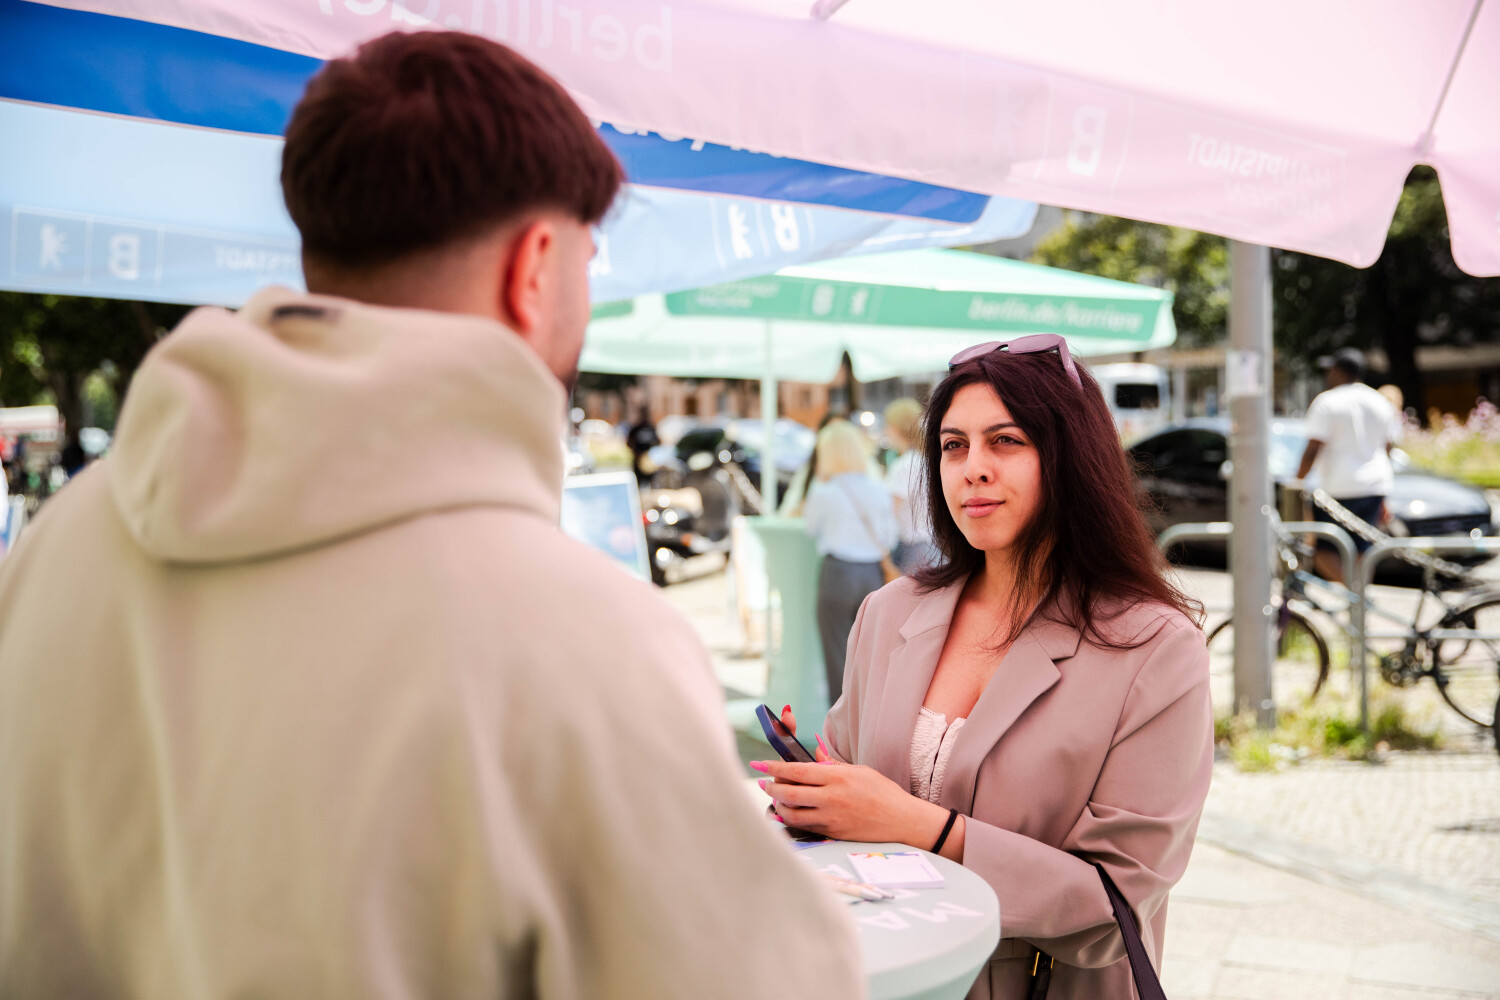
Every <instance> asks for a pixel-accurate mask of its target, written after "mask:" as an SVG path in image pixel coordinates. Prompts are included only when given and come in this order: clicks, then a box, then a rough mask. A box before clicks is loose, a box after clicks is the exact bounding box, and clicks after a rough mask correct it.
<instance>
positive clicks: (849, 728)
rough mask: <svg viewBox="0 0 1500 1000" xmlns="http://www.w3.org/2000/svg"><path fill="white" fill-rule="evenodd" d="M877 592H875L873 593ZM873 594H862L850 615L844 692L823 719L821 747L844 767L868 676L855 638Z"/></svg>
mask: <svg viewBox="0 0 1500 1000" xmlns="http://www.w3.org/2000/svg"><path fill="white" fill-rule="evenodd" d="M876 593H878V591H877V592H876ZM874 596H875V594H868V595H866V597H865V599H864V600H863V601H861V602H860V605H859V611H858V612H857V613H856V614H855V616H854V627H853V628H852V629H850V630H849V648H848V652H847V653H846V654H845V656H844V664H845V666H844V690H843V691H842V692H841V693H840V694H839V697H838V700H837V701H835V702H834V703H833V707H832V708H830V709H829V710H828V717H827V718H826V719H824V720H823V745H824V746H826V747H827V748H828V753H829V756H831V757H833V759H834V760H837V761H842V762H843V763H845V764H847V763H849V762H850V761H851V760H853V759H854V748H855V747H856V746H858V745H859V713H858V712H857V711H855V706H857V705H859V704H860V701H861V692H862V691H863V690H864V684H865V681H866V679H867V678H868V677H869V672H870V669H869V663H868V662H867V661H868V659H869V657H868V656H866V657H865V658H864V659H861V658H860V655H859V654H860V648H859V637H860V632H861V630H862V629H863V627H864V624H865V612H866V611H868V610H869V609H870V600H871V598H873V597H874Z"/></svg>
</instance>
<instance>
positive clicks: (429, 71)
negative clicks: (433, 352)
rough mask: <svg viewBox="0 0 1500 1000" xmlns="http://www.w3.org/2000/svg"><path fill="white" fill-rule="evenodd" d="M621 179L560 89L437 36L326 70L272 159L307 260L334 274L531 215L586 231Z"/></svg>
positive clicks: (501, 58)
mask: <svg viewBox="0 0 1500 1000" xmlns="http://www.w3.org/2000/svg"><path fill="white" fill-rule="evenodd" d="M622 180H623V173H622V171H621V169H620V164H619V161H618V160H616V159H615V157H614V154H613V153H612V152H610V149H609V147H608V146H606V145H605V144H604V141H603V140H602V139H600V138H599V134H598V133H597V132H596V131H595V130H594V128H593V126H592V125H590V124H589V120H588V119H587V118H586V117H584V114H583V112H582V111H580V110H579V108H578V105H576V104H574V103H573V100H572V98H570V97H569V96H568V94H567V92H566V91H564V90H563V89H562V87H561V86H559V85H558V83H557V81H555V80H553V79H552V78H551V77H550V76H548V75H547V74H546V73H543V72H542V71H541V70H540V69H538V68H537V67H536V66H535V65H533V64H532V63H531V62H529V61H527V60H526V59H524V58H522V57H521V56H520V55H518V54H516V53H515V52H513V51H511V50H510V49H508V48H506V47H505V46H503V45H499V44H496V43H495V42H491V41H489V40H487V39H483V38H479V37H477V36H474V35H467V34H463V33H460V32H446V31H420V32H414V33H403V32H396V33H392V34H389V35H385V36H383V37H381V38H377V39H375V40H373V41H370V42H366V43H365V44H364V45H362V46H360V47H359V50H358V51H357V52H355V54H354V55H353V56H351V57H348V58H344V59H334V60H332V61H331V62H329V63H328V64H327V65H325V66H324V67H323V68H322V69H321V70H319V71H318V73H317V75H316V76H314V77H313V78H312V80H311V81H310V82H309V83H308V85H307V92H306V93H305V94H304V95H303V96H302V100H301V101H300V102H299V103H298V104H297V107H296V109H295V110H294V111H293V112H292V118H291V121H290V122H288V124H287V130H286V149H285V150H284V151H283V153H282V157H281V190H282V194H283V196H284V197H285V198H286V207H287V211H288V212H289V213H291V216H292V221H293V222H295V223H296V224H297V228H298V230H300V231H301V233H302V249H303V252H304V253H305V254H307V255H308V256H310V257H311V258H313V259H314V260H317V261H320V262H326V263H329V264H333V265H336V266H354V267H362V266H369V265H374V264H383V263H387V262H389V261H392V260H397V259H399V258H401V257H404V256H406V255H407V254H410V253H414V252H417V251H422V250H431V249H435V248H438V247H443V246H447V245H450V244H453V243H456V242H459V241H461V240H464V239H467V238H470V237H474V236H478V235H480V234H481V233H483V232H485V231H486V230H488V229H491V228H493V227H495V226H497V225H502V224H504V223H506V222H508V221H510V220H511V219H514V218H516V217H517V216H519V215H520V214H522V213H523V212H527V211H533V210H537V209H553V210H557V211H561V212H566V213H568V214H569V215H572V216H573V217H575V218H577V219H578V220H579V221H580V222H584V223H588V224H593V223H596V222H598V221H599V220H600V219H601V218H603V216H604V213H605V212H606V211H608V209H609V206H610V203H611V202H613V201H614V197H615V193H616V192H617V191H618V190H619V187H620V184H621V182H622Z"/></svg>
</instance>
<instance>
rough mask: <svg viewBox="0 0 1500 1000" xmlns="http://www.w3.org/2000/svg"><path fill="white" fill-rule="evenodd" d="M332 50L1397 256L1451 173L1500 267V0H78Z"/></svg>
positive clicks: (741, 137) (779, 149)
mask: <svg viewBox="0 0 1500 1000" xmlns="http://www.w3.org/2000/svg"><path fill="white" fill-rule="evenodd" d="M54 5H56V6H64V7H73V8H78V9H82V10H91V11H98V12H102V13H109V14H115V15H120V16H125V17H133V18H139V19H143V20H150V21H157V22H161V23H165V24H171V25H177V26H180V27H185V28H192V29H195V30H198V31H203V32H209V33H213V34H219V35H224V36H228V37H232V38H238V39H243V40H246V41H252V42H255V43H258V44H261V45H268V46H274V47H276V48H280V49H285V50H288V51H293V52H298V53H303V54H306V55H313V56H318V57H327V56H331V55H336V54H339V53H342V52H344V51H346V50H347V49H349V48H350V47H351V45H353V44H354V43H355V42H358V41H360V40H363V39H365V38H369V37H372V36H374V35H378V34H382V33H384V32H386V31H389V30H391V29H393V28H405V29H418V28H421V27H423V26H433V27H451V28H459V29H462V30H466V31H474V32H478V33H481V34H484V35H487V36H490V37H493V38H496V39H499V40H501V41H504V42H507V43H508V44H511V45H513V46H515V47H516V48H518V49H520V50H521V51H523V52H525V53H526V54H527V55H528V56H530V57H532V58H533V59H535V60H537V61H538V62H539V63H541V64H542V65H543V66H545V67H546V68H547V69H548V70H549V71H550V72H552V73H553V74H554V75H556V76H557V77H558V78H559V79H560V80H561V81H562V82H563V83H564V84H566V85H567V86H568V88H569V89H570V90H571V91H572V92H573V93H574V94H575V95H576V96H577V98H578V99H579V101H580V102H581V103H582V104H583V106H584V107H585V109H586V110H587V111H588V112H589V113H590V114H591V115H593V116H594V117H596V118H598V119H600V120H604V121H609V122H612V123H614V124H616V125H618V126H623V127H627V128H635V129H649V130H653V131H656V132H658V133H661V134H664V135H666V136H669V137H675V136H687V137H691V138H694V139H702V140H706V141H708V142H715V143H723V144H728V145H733V146H739V147H744V148H749V149H755V150H759V151H763V152H769V153H774V154H778V155H782V156H787V157H794V158H798V159H802V160H810V161H815V162H819V163H826V164H832V165H836V166H842V167H848V168H853V169H857V170H863V171H870V172H874V173H881V174H889V175H893V176H900V177H906V178H911V179H915V180H921V181H927V182H930V183H934V184H939V185H945V186H948V187H956V188H962V189H967V190H972V191H979V192H984V193H989V194H999V195H1008V196H1011V197H1016V198H1023V199H1030V200H1035V201H1042V202H1047V203H1050V204H1056V205H1063V206H1068V207H1073V208H1080V209H1086V210H1090V211H1097V212H1105V213H1110V214H1115V215H1123V216H1128V217H1132V218H1137V219H1144V220H1148V221H1154V222H1163V223H1170V224H1173V225H1182V226H1190V227H1194V228H1197V229H1202V230H1206V231H1209V232H1215V233H1221V234H1224V235H1226V236H1232V237H1235V238H1237V239H1241V240H1246V241H1251V242H1256V243H1264V244H1269V245H1272V246H1278V247H1285V248H1289V249H1295V250H1302V251H1306V252H1310V253H1315V254H1321V255H1323V256H1327V257H1333V258H1336V259H1339V260H1343V261H1347V262H1349V263H1351V264H1356V265H1360V266H1364V265H1368V264H1370V263H1371V262H1373V261H1374V260H1375V258H1376V257H1377V256H1378V255H1379V253H1380V248H1381V245H1382V243H1383V242H1384V239H1385V233H1386V230H1387V228H1388V226H1389V223H1390V219H1391V216H1392V213H1393V211H1394V208H1395V204H1396V201H1397V199H1398V197H1399V195H1400V192H1401V184H1402V181H1403V179H1404V178H1405V176H1406V174H1407V173H1408V171H1409V170H1410V169H1411V168H1412V166H1413V165H1414V164H1417V163H1428V164H1431V165H1432V166H1434V167H1435V168H1436V169H1437V171H1438V175H1439V178H1440V180H1441V183H1442V186H1443V193H1444V197H1445V199H1446V202H1447V205H1448V210H1449V222H1450V229H1451V232H1452V239H1453V251H1454V256H1455V258H1456V259H1457V261H1458V263H1459V265H1460V266H1461V267H1463V268H1464V269H1465V270H1466V271H1469V272H1471V273H1474V274H1481V275H1496V274H1500V2H1492V3H1490V4H1489V5H1488V6H1485V5H1484V2H1483V0H1423V2H1421V3H1415V2H1412V0H1316V2H1308V0H1257V2H1255V3H1253V4H1249V3H1222V2H1220V3H1214V2H1205V0H1137V2H1133V3H1121V2H1111V0H1049V2H1047V3H1037V2H1035V0H927V2H924V3H920V4H917V3H911V2H910V0H847V2H845V3H840V2H838V0H817V2H816V3H815V2H814V0H668V2H662V0H573V2H564V0H257V2H255V3H253V4H251V3H244V2H243V0H57V2H56V3H55V4H54Z"/></svg>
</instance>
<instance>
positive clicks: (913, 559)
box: [885, 397, 938, 575]
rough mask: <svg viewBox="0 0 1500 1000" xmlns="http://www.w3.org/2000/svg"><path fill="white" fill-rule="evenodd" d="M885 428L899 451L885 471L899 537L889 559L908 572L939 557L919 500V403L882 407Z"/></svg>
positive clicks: (908, 401)
mask: <svg viewBox="0 0 1500 1000" xmlns="http://www.w3.org/2000/svg"><path fill="white" fill-rule="evenodd" d="M885 428H886V433H887V434H888V435H890V439H891V444H892V445H893V446H894V447H895V449H896V451H897V452H898V453H899V454H897V456H896V457H895V458H894V459H892V460H891V464H890V466H889V467H888V468H887V469H886V473H885V487H886V489H887V490H889V491H890V494H891V503H892V505H893V506H894V508H895V511H896V530H897V535H898V536H899V538H900V541H899V542H897V544H896V548H895V549H894V550H892V552H891V558H892V559H893V560H894V561H895V563H896V568H897V569H899V570H901V572H903V573H906V574H907V575H910V574H912V573H915V572H917V571H918V570H921V569H925V568H927V567H928V566H930V565H932V564H933V563H934V562H935V561H936V560H937V557H938V552H937V547H936V546H935V545H934V544H933V541H932V526H931V523H930V521H929V519H928V516H927V510H926V505H925V504H924V503H923V502H922V494H923V487H924V485H925V479H924V477H923V475H922V452H921V451H920V450H919V447H918V446H919V445H920V443H921V440H922V404H921V403H919V402H917V401H916V400H915V399H912V398H910V397H906V398H902V399H898V400H896V401H895V402H893V403H891V404H889V405H888V406H886V408H885Z"/></svg>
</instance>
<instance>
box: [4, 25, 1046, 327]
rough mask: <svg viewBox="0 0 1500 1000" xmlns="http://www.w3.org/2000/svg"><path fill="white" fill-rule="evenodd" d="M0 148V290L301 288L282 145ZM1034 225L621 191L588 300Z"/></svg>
mask: <svg viewBox="0 0 1500 1000" xmlns="http://www.w3.org/2000/svg"><path fill="white" fill-rule="evenodd" d="M6 2H11V0H0V3H6ZM0 35H3V32H0ZM0 45H3V43H0ZM5 73H6V70H4V69H3V68H0V75H4V74H5ZM690 145H691V144H690V143H686V142H685V143H683V148H684V149H687V148H689V147H690ZM0 149H3V150H5V164H4V168H3V170H0V223H8V226H6V230H5V234H6V236H7V237H8V238H5V239H0V287H4V288H9V289H14V290H19V291H35V292H56V293H61V294H72V295H102V296H116V297H126V298H142V299H155V300H160V301H168V302H189V303H214V304H220V305H236V304H238V303H240V302H243V301H244V300H245V299H246V298H248V297H249V296H250V295H252V294H253V293H254V292H255V290H256V289H257V288H260V287H262V286H263V285H266V284H282V285H288V286H291V287H300V285H301V282H302V275H301V266H300V259H299V243H298V239H297V232H296V229H295V228H294V227H293V226H292V223H291V220H290V219H289V218H288V217H287V215H286V210H285V208H284V206H283V204H282V200H281V189H280V186H279V182H278V176H279V172H280V164H281V140H280V139H279V138H276V137H274V136H269V135H257V134H247V133H244V132H231V131H221V130H217V129H205V128H192V127H184V126H182V125H179V124H172V123H168V122H165V121H162V120H145V119H141V118H131V117H123V116H120V115H114V114H104V113H97V112H84V111H77V110H70V109H64V108H58V107H47V106H41V105H34V104H26V103H19V102H16V101H6V100H0ZM776 162H786V161H776ZM1035 212H1036V206H1035V205H1034V204H1033V203H1031V202H1023V201H1013V200H1010V199H1004V198H995V199H989V200H988V203H987V205H986V206H985V208H984V211H983V212H982V213H981V215H980V217H979V219H978V220H977V221H975V222H973V223H970V224H953V223H948V222H943V221H938V220H932V219H922V218H910V217H900V216H893V215H884V214H876V213H870V212H858V211H846V210H841V209H835V208H827V207H822V206H818V205H809V204H796V203H791V202H774V201H764V200H760V199H755V198H748V197H730V196H722V195H716V194H705V193H700V192H696V191H684V190H673V189H668V188H664V187H662V188H658V187H646V186H642V185H637V184H631V185H628V186H627V187H626V189H625V191H624V192H623V193H622V195H621V197H620V199H619V201H618V202H617V203H616V206H615V208H614V210H613V211H612V212H611V214H610V216H609V217H608V218H607V219H606V220H605V222H604V224H603V226H602V227H601V229H600V231H599V233H598V234H597V237H596V238H597V240H598V243H599V247H600V253H599V256H598V257H597V258H596V259H595V261H594V265H593V282H592V287H593V291H594V297H595V300H596V301H610V300H616V299H625V298H632V297H634V296H637V295H642V294H645V293H648V292H659V291H675V290H678V289H685V288H694V287H698V286H701V285H705V284H711V283H714V282H719V281H727V280H732V279H734V278H746V277H754V276H756V275H760V274H766V273H769V272H771V271H775V270H777V269H778V268H781V267H785V266H787V265H790V264H797V263H807V262H811V261H815V260H821V259H824V258H827V257H833V256H841V255H846V254H859V253H870V252H874V251H881V250H891V249H908V248H916V247H925V246H952V245H958V244H969V243H981V242H986V241H990V240H997V239H1006V238H1009V237H1014V236H1019V235H1021V234H1023V233H1025V232H1026V231H1027V230H1029V229H1030V228H1031V223H1032V220H1033V218H1034V216H1035Z"/></svg>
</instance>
